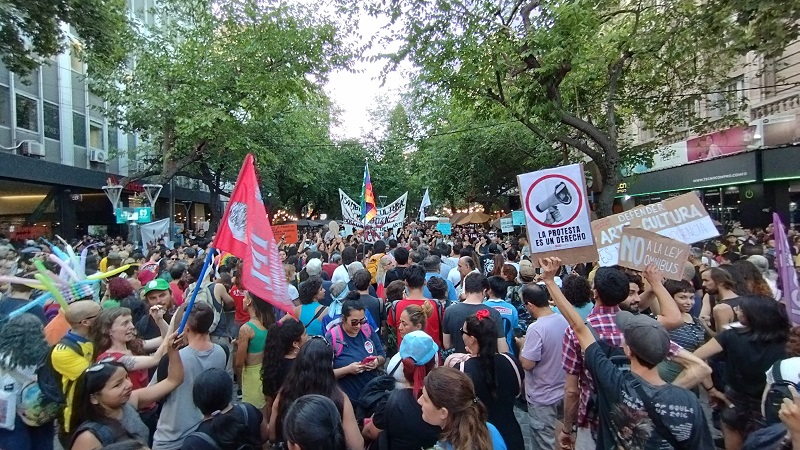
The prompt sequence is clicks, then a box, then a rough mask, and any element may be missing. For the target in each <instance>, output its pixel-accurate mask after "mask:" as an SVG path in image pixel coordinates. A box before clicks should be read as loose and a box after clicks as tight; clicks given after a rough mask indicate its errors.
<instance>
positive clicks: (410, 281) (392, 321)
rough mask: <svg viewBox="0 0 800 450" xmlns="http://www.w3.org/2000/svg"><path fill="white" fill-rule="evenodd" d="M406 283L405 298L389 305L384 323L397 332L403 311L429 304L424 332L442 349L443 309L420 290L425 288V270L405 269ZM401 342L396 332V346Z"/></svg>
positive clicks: (409, 267)
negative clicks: (430, 312)
mask: <svg viewBox="0 0 800 450" xmlns="http://www.w3.org/2000/svg"><path fill="white" fill-rule="evenodd" d="M403 276H404V277H405V283H406V296H405V298H404V299H402V300H396V301H395V302H393V303H392V304H391V305H389V312H388V314H387V320H386V322H387V323H388V324H389V326H390V327H392V328H393V329H394V330H395V331H397V326H398V324H399V321H400V315H401V314H402V313H403V310H404V309H406V307H408V306H410V305H417V306H422V304H423V303H425V302H430V304H431V305H432V306H433V313H432V314H431V316H430V317H428V320H427V322H426V324H425V330H423V331H425V332H426V333H428V335H429V336H430V337H431V338H433V340H434V342H436V345H438V346H439V347H440V348H441V347H442V318H443V317H444V308H443V307H442V305H441V304H440V303H439V302H438V301H434V300H431V299H428V298H426V297H425V294H424V293H423V291H422V288H423V287H424V286H425V269H423V268H422V266H421V265H419V264H412V265H410V266H408V268H406V269H405V274H404V275H403ZM402 342H403V337H402V336H400V333H399V332H397V346H398V347H399V346H400V344H402Z"/></svg>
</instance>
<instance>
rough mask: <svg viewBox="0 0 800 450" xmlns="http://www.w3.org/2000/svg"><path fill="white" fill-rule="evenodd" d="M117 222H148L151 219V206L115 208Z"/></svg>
mask: <svg viewBox="0 0 800 450" xmlns="http://www.w3.org/2000/svg"><path fill="white" fill-rule="evenodd" d="M115 215H116V217H117V223H130V222H135V223H150V221H151V220H152V208H148V207H144V206H142V207H138V208H117V210H116V211H115Z"/></svg>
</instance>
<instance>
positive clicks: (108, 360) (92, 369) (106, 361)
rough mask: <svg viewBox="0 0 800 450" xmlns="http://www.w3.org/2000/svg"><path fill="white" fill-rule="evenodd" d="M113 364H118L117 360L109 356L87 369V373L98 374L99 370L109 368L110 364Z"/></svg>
mask: <svg viewBox="0 0 800 450" xmlns="http://www.w3.org/2000/svg"><path fill="white" fill-rule="evenodd" d="M113 362H116V360H115V359H114V358H112V357H110V356H107V357H105V358H103V359H101V360H100V361H97V363H96V364H93V365H91V366H89V367H87V368H86V371H87V372H97V371H99V370H103V368H104V367H105V366H107V365H108V364H109V363H113Z"/></svg>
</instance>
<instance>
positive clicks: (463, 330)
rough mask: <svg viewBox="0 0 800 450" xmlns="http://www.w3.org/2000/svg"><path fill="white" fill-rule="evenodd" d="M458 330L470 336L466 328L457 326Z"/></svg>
mask: <svg viewBox="0 0 800 450" xmlns="http://www.w3.org/2000/svg"><path fill="white" fill-rule="evenodd" d="M458 331H460V332H461V334H466V335H467V336H472V335H471V334H469V332H468V331H467V330H465V329H464V327H461V328H459V329H458Z"/></svg>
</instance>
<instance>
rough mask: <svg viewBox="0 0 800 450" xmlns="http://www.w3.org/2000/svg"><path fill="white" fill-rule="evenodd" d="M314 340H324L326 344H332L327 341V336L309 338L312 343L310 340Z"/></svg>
mask: <svg viewBox="0 0 800 450" xmlns="http://www.w3.org/2000/svg"><path fill="white" fill-rule="evenodd" d="M312 339H322V340H323V341H324V342H325V343H326V344H328V345H331V343H330V342H328V340H327V339H325V336H320V335H314V336H309V337H308V340H309V341H310V340H312Z"/></svg>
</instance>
